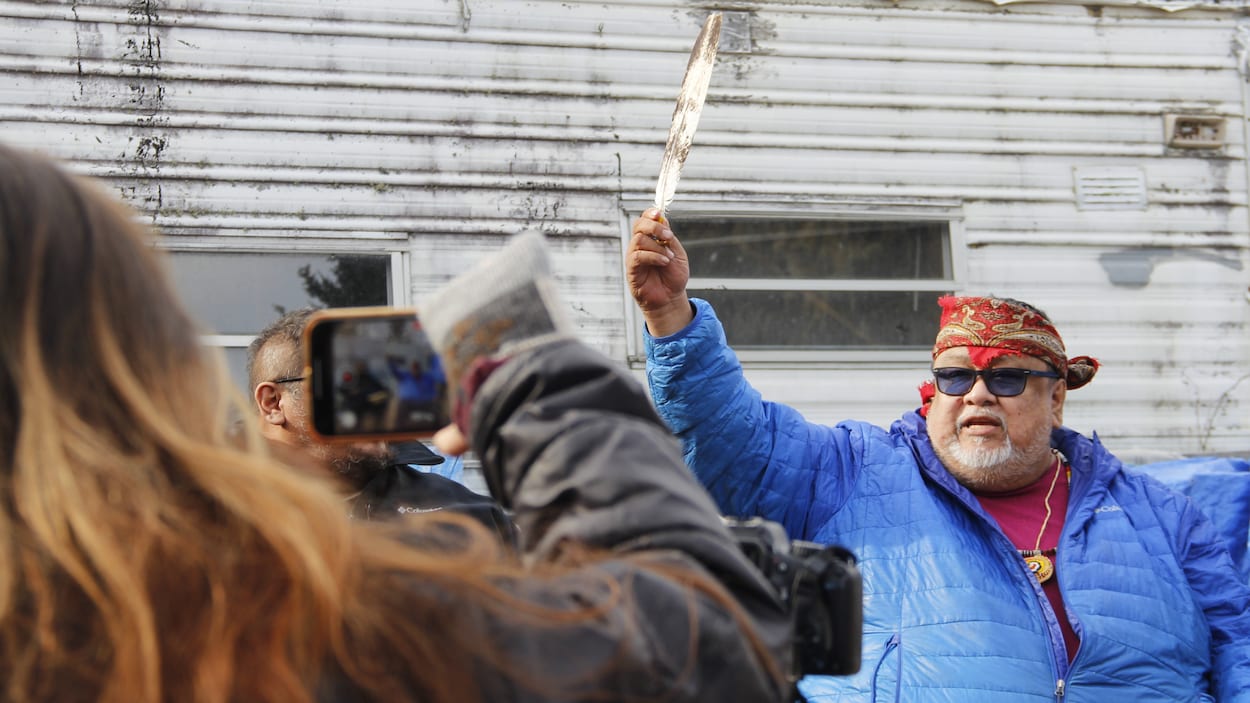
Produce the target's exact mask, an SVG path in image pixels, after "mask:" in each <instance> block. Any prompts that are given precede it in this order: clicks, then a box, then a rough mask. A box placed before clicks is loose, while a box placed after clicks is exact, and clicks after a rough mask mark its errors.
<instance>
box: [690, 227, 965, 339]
mask: <svg viewBox="0 0 1250 703" xmlns="http://www.w3.org/2000/svg"><path fill="white" fill-rule="evenodd" d="M674 226H675V228H676V229H677V230H678V231H679V232H680V236H681V240H682V243H683V245H684V246H685V248H686V251H687V253H688V254H689V256H690V268H691V273H692V276H693V278H692V279H691V281H690V285H689V291H690V293H691V295H694V296H698V297H701V298H706V299H707V300H708V301H710V302H711V303H712V304H713V306H714V307H715V308H716V312H717V315H718V316H719V317H720V318H721V320H722V321H723V322H724V325H725V333H726V336H727V337H728V340H729V343H730V345H731V346H733V347H734V348H735V349H738V350H857V349H858V350H864V349H880V350H908V349H921V348H927V347H928V346H930V345H931V344H932V343H933V337H934V335H935V334H936V332H937V314H936V313H937V308H936V300H937V298H938V296H939V295H941V293H942V292H943V291H941V290H937V288H944V286H942V285H941V284H942V283H944V282H951V283H952V286H951V287H953V264H952V259H951V243H950V226H949V223H947V222H944V221H931V220H923V221H865V220H838V219H813V220H805V219H792V218H780V217H776V218H699V219H697V220H683V221H681V222H676V223H674ZM918 284H923V285H918ZM935 284H937V285H936V286H935Z"/></svg>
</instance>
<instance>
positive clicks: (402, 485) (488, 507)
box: [247, 308, 516, 547]
mask: <svg viewBox="0 0 1250 703" xmlns="http://www.w3.org/2000/svg"><path fill="white" fill-rule="evenodd" d="M314 312H316V310H315V309H313V308H303V309H300V310H294V311H292V312H288V313H286V314H284V315H282V316H281V317H279V318H278V319H277V320H275V321H274V322H272V323H271V324H270V325H269V326H267V327H266V328H265V329H264V330H262V331H261V333H260V334H259V335H257V336H256V339H254V340H252V343H251V344H250V345H249V346H248V353H247V372H248V379H249V383H250V384H251V387H252V396H253V400H254V401H255V404H256V409H257V414H258V416H259V418H260V423H261V425H260V427H261V434H262V435H264V436H265V437H266V438H267V439H269V440H270V441H271V442H274V443H276V444H277V445H278V446H279V447H288V448H293V449H295V450H296V451H297V452H299V453H301V454H302V455H303V456H306V457H307V458H308V459H309V460H311V461H312V462H314V463H316V464H318V465H319V467H318V470H320V471H321V472H323V473H324V474H326V475H329V476H331V477H333V478H334V479H335V480H336V482H337V483H338V485H339V486H340V487H341V489H342V491H343V494H344V496H345V498H346V500H347V510H348V513H349V514H350V515H352V517H356V518H360V519H365V520H377V519H386V518H393V517H397V516H400V515H403V514H406V513H424V512H430V511H434V510H453V511H456V512H462V513H465V514H467V515H469V516H471V517H474V518H476V519H477V520H478V521H479V522H481V523H483V524H484V525H486V526H487V527H490V528H491V529H493V530H495V531H496V532H497V533H498V534H499V535H500V537H501V539H502V540H503V541H504V543H505V544H507V545H508V546H510V547H515V543H516V528H515V526H514V524H513V522H512V520H511V519H510V518H509V517H508V515H507V513H506V512H505V511H504V510H503V508H502V507H500V505H499V504H498V503H496V502H495V501H494V500H493V499H492V498H490V497H489V496H484V495H480V494H478V493H474V492H473V491H471V490H469V489H468V488H466V487H465V486H463V485H461V484H460V483H457V482H456V481H453V480H451V479H449V478H446V477H444V476H440V475H438V474H436V473H427V472H424V471H417V470H415V469H413V468H412V466H411V465H422V466H432V465H436V464H440V463H443V461H444V458H443V457H441V456H439V455H438V454H435V453H434V452H432V451H430V450H429V449H428V448H426V447H425V446H424V445H422V444H421V443H420V442H404V443H402V444H401V445H388V444H386V443H384V442H360V443H333V444H331V443H326V442H319V441H317V440H316V439H315V438H314V437H313V433H312V417H311V409H310V407H309V405H308V403H307V402H306V399H305V397H304V393H305V390H306V388H305V385H304V380H305V379H304V376H303V368H304V353H303V343H304V341H303V333H304V328H305V327H306V326H307V324H308V319H309V318H310V317H311V316H312V314H313V313H314ZM288 459H289V458H288ZM298 461H299V459H298V457H297V458H296V462H298Z"/></svg>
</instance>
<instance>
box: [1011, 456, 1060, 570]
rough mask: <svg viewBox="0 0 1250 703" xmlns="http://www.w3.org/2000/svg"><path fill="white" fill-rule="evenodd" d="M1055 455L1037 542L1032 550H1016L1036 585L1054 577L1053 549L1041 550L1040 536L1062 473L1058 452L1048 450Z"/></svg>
mask: <svg viewBox="0 0 1250 703" xmlns="http://www.w3.org/2000/svg"><path fill="white" fill-rule="evenodd" d="M1050 451H1051V452H1054V454H1055V477H1054V478H1052V479H1051V480H1050V489H1049V490H1047V491H1046V519H1045V520H1043V521H1042V529H1040V530H1038V532H1037V542H1036V543H1034V545H1033V548H1032V549H1017V550H1016V551H1017V552H1020V556H1022V557H1024V563H1025V564H1026V565H1027V566H1028V567H1029V571H1030V572H1032V573H1033V576H1034V577H1035V578H1036V579H1037V582H1038V583H1046V582H1047V581H1049V580H1050V577H1051V576H1054V575H1055V562H1054V561H1053V560H1052V559H1051V557H1052V556H1053V555H1054V554H1055V552H1056V550H1055V549H1053V548H1052V549H1042V548H1041V547H1042V536H1043V535H1045V534H1046V526H1047V525H1049V524H1050V513H1051V511H1050V496H1051V495H1052V494H1053V493H1054V492H1055V484H1057V483H1059V474H1060V472H1062V471H1063V460H1062V459H1061V458H1060V456H1059V452H1057V451H1055V450H1054V449H1051V450H1050Z"/></svg>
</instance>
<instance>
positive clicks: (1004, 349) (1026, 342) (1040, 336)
mask: <svg viewBox="0 0 1250 703" xmlns="http://www.w3.org/2000/svg"><path fill="white" fill-rule="evenodd" d="M938 305H940V306H942V321H941V325H942V326H941V329H940V330H938V335H937V341H936V342H935V343H934V345H933V356H934V358H937V355H938V354H941V353H942V352H943V351H946V350H947V349H950V348H952V347H968V353H969V355H970V356H971V357H972V361H973V363H974V364H975V365H976V366H977V367H979V368H985V367H987V366H988V365H989V363H990V362H991V361H993V360H994V359H995V358H997V357H998V356H1001V355H1003V354H1023V355H1027V356H1033V357H1037V358H1038V359H1041V360H1042V361H1045V362H1046V363H1048V364H1050V365H1051V366H1052V367H1054V369H1055V370H1056V371H1058V372H1059V374H1060V375H1062V376H1063V377H1064V379H1065V380H1066V381H1067V382H1068V388H1069V389H1073V390H1074V389H1077V388H1080V387H1081V386H1084V385H1085V384H1087V383H1089V382H1090V381H1091V380H1093V378H1094V374H1095V373H1097V372H1098V366H1099V364H1098V360H1097V359H1094V358H1091V357H1088V356H1078V357H1074V358H1072V359H1069V358H1068V356H1067V352H1066V351H1064V346H1063V339H1062V338H1061V337H1060V336H1059V331H1058V330H1056V329H1055V326H1054V325H1053V324H1051V322H1050V320H1048V319H1046V317H1045V315H1042V314H1041V313H1040V312H1038V311H1037V310H1034V309H1032V308H1029V307H1027V306H1025V305H1022V304H1020V303H1019V302H1018V301H1014V300H1004V299H1001V298H989V297H954V296H949V295H947V296H943V297H941V298H939V299H938Z"/></svg>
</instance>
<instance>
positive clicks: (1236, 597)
mask: <svg viewBox="0 0 1250 703" xmlns="http://www.w3.org/2000/svg"><path fill="white" fill-rule="evenodd" d="M626 267H627V278H628V282H629V285H630V289H631V293H632V294H633V296H634V298H635V301H636V302H637V303H638V305H639V307H640V308H641V310H642V313H643V316H644V318H645V320H646V323H647V334H646V348H647V378H648V381H649V383H650V387H651V391H652V396H653V399H654V401H655V404H656V407H657V409H658V410H659V412H660V415H661V416H662V417H663V418H664V419H665V421H666V422H667V423H668V424H669V426H670V427H671V428H672V429H673V430H674V432H676V433H677V435H678V437H679V438H680V439H681V440H682V443H683V446H684V450H685V455H686V459H687V462H688V463H689V464H690V467H691V469H692V470H693V471H694V473H695V474H696V475H697V476H698V477H699V478H700V480H701V481H702V482H703V484H704V485H705V486H706V487H707V488H708V489H709V490H710V491H711V492H712V494H713V496H715V498H716V499H717V501H718V503H719V505H720V508H721V510H722V511H723V512H725V513H726V514H729V515H736V516H748V515H759V516H761V517H764V518H766V519H770V520H774V521H777V522H780V523H782V524H783V525H784V526H785V527H786V529H787V531H788V532H789V534H790V537H791V538H793V539H803V540H810V541H814V542H822V543H834V544H840V545H842V546H845V547H847V548H849V549H850V550H851V551H852V552H854V553H855V554H856V555H857V556H858V557H859V559H860V568H861V570H862V573H863V578H864V613H863V617H864V639H863V660H862V666H861V668H860V671H859V672H858V673H857V674H855V675H852V676H848V677H839V678H832V677H808V678H807V679H805V680H804V681H803V682H802V683H801V686H800V688H801V689H802V691H803V693H804V694H805V695H806V696H807V697H808V699H809V700H830V701H832V700H839V701H841V700H855V701H860V700H863V701H869V700H871V701H885V700H890V701H926V702H927V701H957V702H958V703H970V702H973V703H974V702H978V701H986V702H990V701H993V702H994V703H998V702H1001V701H1026V700H1027V701H1044V700H1052V701H1059V702H1061V703H1067V702H1081V703H1084V702H1086V701H1090V702H1095V701H1097V702H1102V701H1199V700H1218V701H1233V700H1237V701H1247V700H1250V614H1248V613H1250V587H1247V585H1246V583H1245V582H1244V581H1243V580H1242V578H1241V575H1240V574H1239V573H1238V571H1237V569H1236V567H1235V566H1234V564H1233V561H1232V559H1231V557H1230V556H1229V552H1228V549H1227V547H1226V545H1225V543H1224V542H1223V541H1222V538H1221V536H1220V535H1219V534H1218V532H1217V531H1216V530H1215V529H1214V528H1213V527H1212V525H1211V523H1210V521H1209V520H1207V519H1206V517H1205V516H1203V515H1202V514H1201V512H1200V511H1199V510H1198V509H1197V508H1195V507H1194V505H1193V504H1192V503H1190V502H1189V501H1188V500H1187V499H1186V498H1185V497H1184V496H1182V495H1180V494H1179V493H1176V492H1173V491H1171V490H1170V489H1168V488H1165V487H1164V486H1163V485H1162V484H1161V483H1159V482H1157V481H1155V480H1153V479H1150V478H1149V477H1146V476H1144V475H1141V474H1138V473H1134V472H1130V471H1127V470H1125V468H1124V467H1123V465H1122V464H1121V463H1120V462H1119V461H1118V460H1117V459H1116V458H1115V457H1114V456H1112V455H1111V454H1110V453H1109V452H1108V451H1107V450H1106V449H1105V448H1104V447H1103V446H1102V445H1101V444H1100V443H1099V442H1098V440H1097V438H1096V437H1095V438H1087V437H1084V436H1082V435H1080V434H1079V433H1077V432H1074V431H1072V430H1069V429H1067V428H1065V427H1064V426H1063V405H1064V401H1065V398H1066V394H1067V392H1068V391H1069V390H1075V389H1077V388H1080V387H1082V386H1084V385H1085V384H1087V383H1089V382H1090V380H1092V379H1093V377H1094V375H1095V373H1096V372H1097V370H1098V363H1097V362H1096V361H1094V360H1093V359H1091V358H1089V357H1076V358H1072V359H1069V358H1068V357H1067V355H1066V351H1065V348H1064V344H1063V341H1062V338H1061V337H1060V336H1059V333H1058V331H1057V330H1056V329H1055V327H1054V326H1053V325H1052V324H1051V322H1050V320H1049V319H1048V318H1047V316H1046V315H1045V314H1043V313H1042V312H1041V311H1040V310H1037V309H1036V308H1033V307H1032V306H1029V305H1027V304H1025V303H1021V302H1019V301H1015V300H1010V299H1001V298H994V297H959V298H956V297H944V298H942V299H941V300H940V306H941V323H940V331H939V332H938V335H937V339H936V342H935V344H934V347H933V363H932V381H930V382H927V383H926V384H925V385H924V386H922V388H921V395H922V405H921V407H920V408H919V409H918V410H917V411H916V412H909V413H906V414H904V415H903V416H902V418H900V419H899V420H897V421H895V422H894V423H893V425H892V426H891V427H890V428H889V429H888V430H887V429H884V428H880V427H876V426H873V425H870V424H868V423H862V422H850V421H848V422H843V423H840V424H838V425H837V426H836V427H829V426H824V425H817V424H814V423H809V422H807V421H805V420H804V419H803V417H802V416H801V415H799V413H798V412H797V411H796V410H794V409H793V408H790V407H787V406H784V405H780V404H776V403H769V402H766V401H764V400H763V399H762V398H761V397H760V394H759V393H758V392H757V391H756V390H755V389H754V388H752V387H751V386H750V384H748V383H747V381H746V379H745V378H744V376H743V374H742V368H741V366H740V364H739V363H738V360H737V357H736V356H735V355H734V353H733V351H732V350H731V349H729V347H728V346H727V345H726V343H725V336H724V331H723V329H722V328H721V325H720V322H719V321H718V320H717V318H716V315H715V312H714V311H713V310H712V308H711V306H710V305H709V304H708V303H707V302H706V301H703V300H699V299H691V298H688V297H687V295H686V284H687V283H688V281H689V278H690V268H689V259H688V258H687V256H686V253H685V250H684V249H683V247H682V245H681V242H680V241H679V240H678V239H677V238H676V237H675V236H674V235H673V232H672V230H671V229H670V227H669V226H668V224H667V223H666V221H664V220H663V218H661V217H660V216H659V215H658V213H656V211H654V210H648V211H647V212H645V213H643V216H642V217H640V218H638V219H637V220H635V221H634V224H633V236H632V239H631V241H630V248H629V251H628V253H627V257H626ZM826 696H827V698H826Z"/></svg>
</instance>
